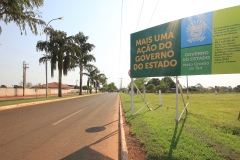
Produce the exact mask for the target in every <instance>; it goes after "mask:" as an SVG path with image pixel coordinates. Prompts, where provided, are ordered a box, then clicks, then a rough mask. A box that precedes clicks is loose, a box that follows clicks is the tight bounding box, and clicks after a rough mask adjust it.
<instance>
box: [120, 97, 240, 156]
mask: <svg viewBox="0 0 240 160" xmlns="http://www.w3.org/2000/svg"><path fill="white" fill-rule="evenodd" d="M146 99H147V102H149V106H150V107H151V108H152V111H148V109H147V107H144V109H143V110H141V111H140V112H138V113H137V114H135V115H133V116H132V115H131V109H130V105H131V97H130V95H129V94H124V93H121V101H122V105H123V108H124V111H125V117H126V120H127V121H128V122H129V123H130V124H131V133H132V134H133V135H134V136H136V138H137V139H139V140H140V142H141V143H142V144H143V145H144V146H145V148H146V150H147V159H154V160H155V159H168V160H169V159H172V160H178V159H179V160H180V159H181V160H182V159H194V160H195V159H199V160H202V159H209V160H210V159H211V160H212V159H214V160H218V159H219V160H220V159H234V160H236V159H240V120H237V119H238V114H239V111H240V101H239V99H240V94H218V95H214V94H191V95H190V98H189V99H188V100H187V99H186V95H185V101H186V102H189V106H188V112H186V113H184V114H183V117H182V119H181V121H180V122H179V123H176V120H175V119H176V95H175V94H162V101H163V105H162V106H161V107H160V106H159V95H156V94H150V93H149V94H146ZM178 99H179V115H180V113H181V111H182V110H183V108H184V107H183V102H182V100H181V95H180V94H179V98H178ZM142 106H144V102H143V101H142V99H141V97H140V96H137V95H135V96H134V112H136V111H137V110H138V109H140V108H141V107H142Z"/></svg>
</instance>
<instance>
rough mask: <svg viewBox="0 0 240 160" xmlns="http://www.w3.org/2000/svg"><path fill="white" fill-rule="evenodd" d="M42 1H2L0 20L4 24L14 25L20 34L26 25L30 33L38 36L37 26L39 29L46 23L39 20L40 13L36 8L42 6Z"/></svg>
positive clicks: (24, 30) (0, 3)
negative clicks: (12, 23)
mask: <svg viewBox="0 0 240 160" xmlns="http://www.w3.org/2000/svg"><path fill="white" fill-rule="evenodd" d="M43 3H44V1H43V0H2V1H0V20H2V21H4V22H5V24H8V23H10V22H14V23H16V25H17V26H18V27H19V29H20V32H21V34H22V32H25V35H26V34H27V32H26V25H28V26H29V28H30V30H31V31H32V33H34V34H35V35H37V34H38V29H37V25H40V26H41V27H43V26H45V25H46V23H45V22H44V21H43V20H41V19H40V18H41V13H40V12H39V11H38V8H39V7H41V6H43Z"/></svg>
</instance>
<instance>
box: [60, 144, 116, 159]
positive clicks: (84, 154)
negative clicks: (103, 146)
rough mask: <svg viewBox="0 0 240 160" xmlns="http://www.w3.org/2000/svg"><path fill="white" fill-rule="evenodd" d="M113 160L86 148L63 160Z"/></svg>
mask: <svg viewBox="0 0 240 160" xmlns="http://www.w3.org/2000/svg"><path fill="white" fill-rule="evenodd" d="M80 159H82V160H112V159H111V158H109V157H107V156H104V155H103V154H101V153H99V152H97V151H95V150H93V149H91V148H90V147H89V146H86V147H84V148H82V149H80V150H78V151H76V152H74V153H72V154H70V155H68V156H67V157H64V158H62V159H61V160H80Z"/></svg>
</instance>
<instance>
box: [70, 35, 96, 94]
mask: <svg viewBox="0 0 240 160" xmlns="http://www.w3.org/2000/svg"><path fill="white" fill-rule="evenodd" d="M87 40H88V36H84V34H83V33H82V32H79V33H78V34H76V35H75V36H74V42H75V45H76V46H75V47H76V50H75V51H76V55H75V58H74V59H75V63H76V67H79V70H80V72H79V75H80V78H79V79H80V80H79V86H80V87H79V95H82V77H83V70H87V69H91V68H94V66H93V65H92V64H89V62H92V61H94V62H96V58H95V57H94V56H93V55H92V54H89V52H91V51H92V50H93V48H94V47H95V46H94V45H93V44H90V43H87Z"/></svg>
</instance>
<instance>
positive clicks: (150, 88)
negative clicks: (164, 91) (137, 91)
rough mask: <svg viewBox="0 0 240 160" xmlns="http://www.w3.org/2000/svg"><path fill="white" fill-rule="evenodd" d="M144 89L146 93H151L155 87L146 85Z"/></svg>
mask: <svg viewBox="0 0 240 160" xmlns="http://www.w3.org/2000/svg"><path fill="white" fill-rule="evenodd" d="M146 89H147V91H148V92H150V93H152V92H154V91H155V86H154V84H148V85H147V87H146Z"/></svg>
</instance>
